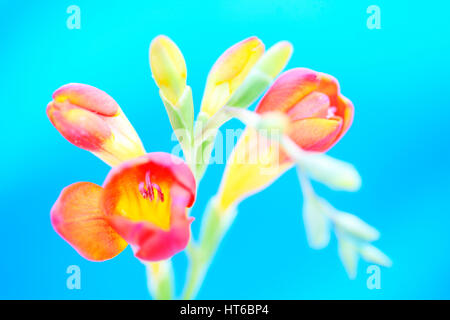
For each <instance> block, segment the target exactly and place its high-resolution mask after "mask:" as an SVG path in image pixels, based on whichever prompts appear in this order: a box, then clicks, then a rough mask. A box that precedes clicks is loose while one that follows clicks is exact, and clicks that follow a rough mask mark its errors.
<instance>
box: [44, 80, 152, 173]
mask: <svg viewBox="0 0 450 320" xmlns="http://www.w3.org/2000/svg"><path fill="white" fill-rule="evenodd" d="M47 115H48V117H49V119H50V121H51V122H52V124H53V125H54V126H55V128H56V129H57V130H58V131H59V132H60V133H61V134H62V135H63V136H64V137H65V138H66V139H67V140H69V141H70V142H71V143H72V144H74V145H76V146H77V147H80V148H82V149H85V150H88V151H91V152H92V153H93V154H95V155H96V156H97V157H99V158H100V159H102V160H103V161H105V162H106V163H107V164H109V165H111V166H116V165H118V164H120V163H121V162H123V161H126V160H129V159H133V158H136V157H138V156H140V155H142V154H144V153H145V150H144V147H143V146H142V142H141V140H140V139H139V137H138V135H137V133H136V131H135V130H134V128H133V126H132V125H131V124H130V122H129V121H128V119H127V118H126V116H125V114H124V113H123V112H122V110H121V109H120V107H119V105H118V104H117V103H116V101H114V99H113V98H111V97H110V96H109V95H108V94H107V93H105V92H104V91H102V90H100V89H97V88H95V87H92V86H89V85H86V84H79V83H71V84H67V85H65V86H62V87H61V88H59V89H58V90H56V91H55V92H54V93H53V101H51V102H50V103H49V104H48V106H47Z"/></svg>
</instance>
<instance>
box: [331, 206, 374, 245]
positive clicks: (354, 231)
mask: <svg viewBox="0 0 450 320" xmlns="http://www.w3.org/2000/svg"><path fill="white" fill-rule="evenodd" d="M332 219H333V222H334V223H335V225H336V227H337V228H338V229H339V230H340V231H341V232H344V233H346V234H349V235H351V236H353V237H355V238H357V239H359V240H363V241H374V240H377V239H378V238H379V236H380V233H379V232H378V230H377V229H375V228H374V227H372V226H370V225H368V224H367V223H365V222H364V221H363V220H361V219H360V218H358V217H357V216H355V215H353V214H350V213H346V212H339V213H337V214H335V215H334V216H333V218H332Z"/></svg>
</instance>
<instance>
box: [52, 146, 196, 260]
mask: <svg viewBox="0 0 450 320" xmlns="http://www.w3.org/2000/svg"><path fill="white" fill-rule="evenodd" d="M195 190H196V185H195V180H194V177H193V175H192V173H191V171H190V169H189V167H188V166H187V165H186V164H185V163H184V162H183V160H181V159H179V158H177V157H175V156H172V155H170V154H167V153H162V152H157V153H149V154H146V155H143V156H141V157H138V158H135V159H132V160H129V161H126V162H123V163H122V164H120V165H119V166H117V167H114V168H113V169H112V170H111V171H110V173H109V174H108V176H107V177H106V180H105V182H104V184H103V186H102V187H101V186H98V185H96V184H93V183H90V182H78V183H75V184H72V185H70V186H68V187H66V188H65V189H64V190H63V191H62V192H61V194H60V196H59V198H58V200H57V201H56V203H55V204H54V206H53V208H52V210H51V221H52V225H53V227H54V228H55V230H56V231H57V232H58V233H59V234H60V235H61V237H63V238H64V239H65V240H66V241H67V242H68V243H69V244H71V245H72V246H73V247H74V248H75V249H76V250H77V251H78V252H79V253H80V254H81V255H82V256H83V257H85V258H86V259H89V260H94V261H103V260H107V259H111V258H113V257H115V256H116V255H118V254H119V253H120V252H121V251H122V250H124V249H125V247H126V246H127V243H128V244H130V245H131V246H132V247H133V249H134V251H135V255H136V257H138V258H140V259H142V260H145V261H159V260H163V259H167V258H170V257H171V256H173V255H174V254H176V253H178V252H179V251H181V250H183V249H184V248H185V247H186V245H187V243H188V241H189V236H190V224H191V222H192V220H193V219H192V218H189V217H187V213H186V208H187V207H191V206H192V204H193V203H194V200H195Z"/></svg>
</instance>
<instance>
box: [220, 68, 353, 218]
mask: <svg viewBox="0 0 450 320" xmlns="http://www.w3.org/2000/svg"><path fill="white" fill-rule="evenodd" d="M273 111H278V112H282V113H284V114H286V115H287V116H288V117H289V119H290V123H289V127H288V130H287V134H288V135H289V136H290V138H291V139H292V140H293V141H295V143H296V144H297V145H298V146H299V147H301V148H302V149H304V150H307V151H316V152H325V151H327V150H329V149H330V148H331V147H332V146H333V145H334V144H336V142H337V141H339V139H340V138H342V136H343V135H344V134H345V133H346V132H347V130H348V128H349V127H350V125H351V123H352V120H353V105H352V103H351V101H350V100H348V99H347V98H345V97H344V96H343V95H341V94H340V89H339V84H338V82H337V80H336V79H335V78H333V77H332V76H330V75H327V74H323V73H319V72H316V71H313V70H309V69H304V68H297V69H292V70H289V71H286V72H285V73H283V74H282V75H281V76H280V77H279V78H278V79H277V80H276V81H275V82H274V83H273V85H272V86H271V87H270V89H269V90H268V91H267V93H266V94H265V95H264V97H263V98H262V99H261V101H260V103H259V104H258V106H257V108H256V112H257V113H259V114H264V113H267V112H273ZM252 159H253V161H252ZM292 165H293V161H292V160H291V159H289V157H288V155H287V154H286V153H285V152H283V150H281V149H280V147H279V145H278V143H277V142H274V141H268V140H267V138H266V137H264V136H262V135H259V134H257V133H256V131H255V130H254V129H252V128H247V129H246V130H245V132H244V133H243V135H242V137H241V138H240V140H239V142H238V144H237V145H236V147H235V149H234V150H233V153H232V155H231V157H230V160H229V163H228V165H227V168H226V170H225V174H224V178H223V180H222V184H221V188H220V191H219V198H218V199H219V205H220V206H221V207H222V209H224V210H223V211H224V212H225V211H226V209H227V208H229V207H230V206H232V205H235V204H236V203H237V202H239V201H240V200H242V199H243V198H244V197H246V196H249V195H250V194H253V193H255V192H257V191H259V190H261V189H263V188H265V187H267V186H268V185H269V184H270V183H272V182H273V181H274V180H275V179H277V178H278V177H279V176H280V175H281V174H282V173H283V172H285V171H286V170H287V169H288V168H290V167H291V166H292Z"/></svg>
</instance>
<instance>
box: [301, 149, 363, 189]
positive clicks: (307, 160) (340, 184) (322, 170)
mask: <svg viewBox="0 0 450 320" xmlns="http://www.w3.org/2000/svg"><path fill="white" fill-rule="evenodd" d="M298 163H299V165H300V166H301V167H302V169H303V170H305V172H306V173H307V174H308V175H309V176H310V177H311V178H312V179H314V180H316V181H319V182H321V183H323V184H325V185H326V186H328V187H330V188H332V189H335V190H346V191H356V190H358V189H359V188H360V186H361V177H360V175H359V173H358V171H356V169H355V167H354V166H353V165H352V164H350V163H347V162H344V161H341V160H337V159H334V158H332V157H330V156H327V155H325V154H316V153H305V155H304V156H303V157H301V158H300V159H298Z"/></svg>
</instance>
